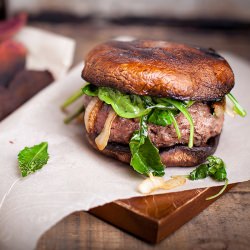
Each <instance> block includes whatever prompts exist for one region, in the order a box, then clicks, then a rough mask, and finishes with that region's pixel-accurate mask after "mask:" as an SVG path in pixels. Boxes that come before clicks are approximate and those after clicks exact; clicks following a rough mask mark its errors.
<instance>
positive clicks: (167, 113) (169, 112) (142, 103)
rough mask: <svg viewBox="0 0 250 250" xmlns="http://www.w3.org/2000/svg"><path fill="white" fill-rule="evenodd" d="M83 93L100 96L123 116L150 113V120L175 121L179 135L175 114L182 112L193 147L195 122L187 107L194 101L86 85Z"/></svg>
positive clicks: (167, 123)
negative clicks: (187, 123) (134, 93)
mask: <svg viewBox="0 0 250 250" xmlns="http://www.w3.org/2000/svg"><path fill="white" fill-rule="evenodd" d="M82 91H83V93H84V94H86V95H89V96H98V98H99V99H101V100H102V101H104V102H105V103H107V104H110V105H111V106H112V108H113V109H114V111H115V112H116V113H117V114H118V115H119V116H121V117H123V118H140V117H142V116H144V115H148V114H149V119H148V122H150V123H153V124H156V125H160V126H166V125H170V124H172V123H173V125H174V128H175V130H176V134H177V137H178V138H179V139H180V138H181V133H180V130H179V127H178V124H177V122H176V119H175V116H176V115H177V114H178V113H179V112H182V113H183V115H184V116H185V117H186V118H187V120H188V122H189V124H190V137H189V143H188V146H189V147H193V136H194V124H193V119H192V117H191V115H190V114H189V112H188V110H187V108H188V107H190V106H191V105H192V104H193V103H194V101H183V102H182V101H177V100H173V99H170V98H151V97H150V96H139V95H129V94H125V93H122V92H120V91H119V90H117V89H112V88H109V87H97V86H95V85H93V84H89V85H86V86H85V87H84V88H83V89H82Z"/></svg>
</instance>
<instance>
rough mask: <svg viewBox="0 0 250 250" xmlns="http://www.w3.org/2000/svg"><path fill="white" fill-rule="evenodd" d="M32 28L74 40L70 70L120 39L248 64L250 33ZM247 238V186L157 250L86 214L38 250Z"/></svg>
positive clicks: (224, 244) (191, 244)
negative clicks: (224, 54) (228, 56)
mask: <svg viewBox="0 0 250 250" xmlns="http://www.w3.org/2000/svg"><path fill="white" fill-rule="evenodd" d="M31 25H33V26H36V27H39V28H42V29H45V30H49V31H52V32H55V33H59V34H62V35H66V36H69V37H72V38H74V39H75V40H76V44H77V46H76V54H75V60H74V64H76V63H78V62H80V61H81V60H82V59H83V58H84V56H85V55H86V53H87V52H88V51H89V50H90V49H91V48H92V47H93V46H94V45H96V44H98V43H100V42H103V41H106V40H108V39H111V38H114V37H116V36H120V35H128V36H134V37H137V38H153V39H163V40H169V39H170V40H175V41H183V42H187V43H192V44H197V45H201V46H205V47H213V48H214V49H217V50H225V51H230V52H232V53H235V54H236V55H239V56H241V57H243V58H245V59H246V60H248V61H249V60H250V29H249V28H245V29H242V30H211V29H201V28H200V29H194V28H192V27H173V26H172V27H171V26H167V25H161V26H154V25H152V26H150V25H149V26H141V25H115V24H112V23H109V22H106V23H105V22H101V23H91V22H80V23H74V22H73V23H62V24H52V23H46V22H45V23H41V22H34V21H33V22H32V23H31ZM62 53H63V51H62ZM236 84H237V82H236ZM247 119H248V118H247ZM247 153H248V152H246V154H247ZM249 232H250V181H248V182H245V183H241V184H238V185H237V186H236V187H234V188H232V189H231V190H230V191H229V192H228V193H227V194H225V195H224V196H222V197H221V198H220V199H219V200H217V201H216V202H215V203H213V204H212V205H211V206H210V207H208V208H207V209H206V210H204V211H203V212H202V213H200V214H199V215H198V216H197V217H195V218H194V219H193V220H191V221H189V222H188V223H186V224H185V225H184V226H182V227H181V228H180V229H179V230H177V231H176V232H175V233H173V234H172V235H171V236H169V237H168V238H166V239H165V240H164V241H162V242H161V243H160V244H158V245H156V246H153V245H149V244H147V243H144V242H142V241H141V240H138V239H136V238H135V237H133V236H131V235H129V234H127V233H124V232H123V231H121V230H119V229H117V228H115V227H113V226H111V225H109V224H107V223H105V222H103V221H101V220H100V219H97V218H95V217H94V216H92V215H90V214H88V213H86V212H77V213H73V214H71V215H69V216H67V217H66V218H64V219H63V220H62V221H60V222H59V223H58V224H57V225H55V226H54V227H52V228H51V229H50V230H49V231H48V232H46V233H45V234H44V235H43V236H42V237H41V239H40V240H39V242H38V245H37V249H38V250H41V249H140V250H144V249H177V250H178V249H232V250H233V249H238V250H240V249H249V242H250V233H249Z"/></svg>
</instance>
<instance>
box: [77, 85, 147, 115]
mask: <svg viewBox="0 0 250 250" xmlns="http://www.w3.org/2000/svg"><path fill="white" fill-rule="evenodd" d="M82 91H83V93H84V94H86V95H89V96H98V98H99V99H100V100H102V101H104V102H105V103H107V104H110V105H111V106H112V108H113V109H114V111H115V112H116V114H118V115H119V116H121V117H124V118H128V119H129V118H137V117H141V116H143V115H146V114H148V113H149V112H150V111H151V110H150V109H149V108H147V106H146V105H145V102H144V101H143V98H142V97H140V96H138V95H127V94H124V93H122V92H120V91H119V90H117V89H113V88H109V87H96V86H94V85H92V84H89V85H86V86H85V87H84V88H83V89H82Z"/></svg>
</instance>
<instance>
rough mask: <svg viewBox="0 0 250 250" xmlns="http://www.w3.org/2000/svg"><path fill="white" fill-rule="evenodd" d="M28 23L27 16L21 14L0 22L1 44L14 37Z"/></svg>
mask: <svg viewBox="0 0 250 250" xmlns="http://www.w3.org/2000/svg"><path fill="white" fill-rule="evenodd" d="M26 21H27V15H26V14H25V13H21V14H19V15H17V16H15V17H13V18H11V19H8V20H6V21H2V22H0V42H1V41H4V40H7V39H10V38H11V37H13V36H14V35H15V34H16V33H17V32H18V31H19V30H20V29H21V28H22V27H23V26H24V25H25V24H26Z"/></svg>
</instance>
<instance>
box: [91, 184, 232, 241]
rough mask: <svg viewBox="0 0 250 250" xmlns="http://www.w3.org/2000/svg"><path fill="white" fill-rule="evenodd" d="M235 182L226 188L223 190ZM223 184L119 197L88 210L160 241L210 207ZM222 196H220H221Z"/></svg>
mask: <svg viewBox="0 0 250 250" xmlns="http://www.w3.org/2000/svg"><path fill="white" fill-rule="evenodd" d="M235 185H236V184H231V185H229V186H228V187H227V189H226V190H225V192H224V193H226V192H227V191H228V190H229V189H231V188H232V187H233V186H235ZM220 189H221V187H211V188H204V189H194V190H188V191H182V192H176V193H169V194H161V195H149V196H145V197H135V198H131V199H125V200H118V201H114V202H111V203H108V204H105V205H103V206H99V207H96V208H93V209H91V210H90V211H89V212H90V213H91V214H93V215H95V216H97V217H99V218H101V219H103V220H105V221H107V222H109V223H111V224H113V225H115V226H117V227H119V228H120V229H123V230H125V231H127V232H129V233H131V234H133V235H135V236H137V237H139V238H140V239H143V240H145V241H147V242H150V243H158V242H160V241H161V240H163V239H165V238H166V237H167V236H168V235H169V234H171V233H173V232H174V231H175V230H177V229H178V228H179V227H181V226H182V225H183V224H185V223H186V222H188V221H189V220H191V219H192V218H193V217H194V216H196V215H197V214H198V213H200V212H201V211H202V210H204V209H205V208H206V207H208V206H209V205H210V204H211V203H213V202H214V201H215V200H216V199H213V200H209V201H207V200H206V198H207V197H209V196H211V195H213V194H216V193H217V192H219V190H220ZM218 198H219V197H218Z"/></svg>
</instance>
